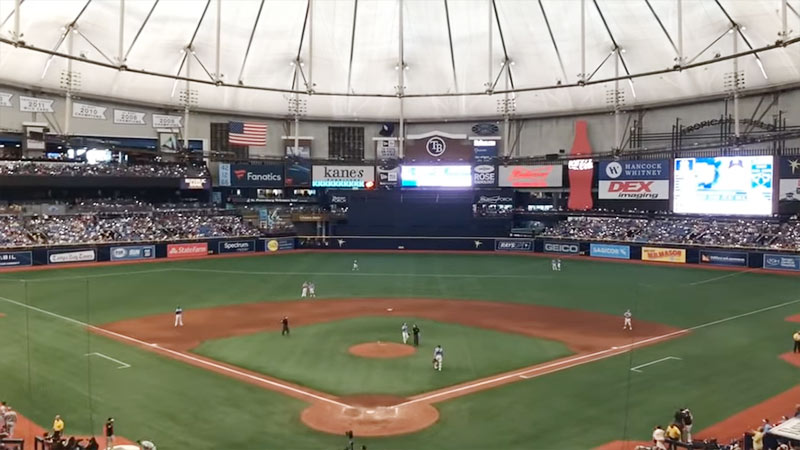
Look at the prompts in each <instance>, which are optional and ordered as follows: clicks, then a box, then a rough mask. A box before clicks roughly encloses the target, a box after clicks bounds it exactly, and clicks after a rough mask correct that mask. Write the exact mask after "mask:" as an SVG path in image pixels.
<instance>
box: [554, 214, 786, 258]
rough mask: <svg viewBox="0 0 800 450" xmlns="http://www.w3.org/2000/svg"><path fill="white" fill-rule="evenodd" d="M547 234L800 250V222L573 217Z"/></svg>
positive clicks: (644, 241)
mask: <svg viewBox="0 0 800 450" xmlns="http://www.w3.org/2000/svg"><path fill="white" fill-rule="evenodd" d="M542 236H543V237H550V238H559V239H578V240H593V241H617V242H633V243H658V244H680V245H702V246H712V247H742V248H768V249H776V250H800V221H797V220H790V221H787V222H782V223H780V222H777V221H768V220H757V219H742V220H721V219H712V218H681V217H673V218H667V217H659V218H623V217H587V216H581V217H570V218H569V219H568V220H565V221H562V222H558V223H557V224H556V225H555V226H552V227H549V228H547V229H546V230H545V231H544V232H543V233H542Z"/></svg>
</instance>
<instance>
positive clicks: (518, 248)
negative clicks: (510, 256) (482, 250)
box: [494, 239, 533, 252]
mask: <svg viewBox="0 0 800 450" xmlns="http://www.w3.org/2000/svg"><path fill="white" fill-rule="evenodd" d="M494 249H495V250H496V251H498V252H529V251H531V250H533V241H531V240H529V239H525V240H516V239H496V240H495V241H494Z"/></svg>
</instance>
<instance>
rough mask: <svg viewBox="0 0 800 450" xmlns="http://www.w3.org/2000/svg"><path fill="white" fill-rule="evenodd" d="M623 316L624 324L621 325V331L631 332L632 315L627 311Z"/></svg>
mask: <svg viewBox="0 0 800 450" xmlns="http://www.w3.org/2000/svg"><path fill="white" fill-rule="evenodd" d="M624 316H625V322H624V323H623V324H622V329H623V330H633V325H632V324H631V317H633V314H631V311H630V310H628V311H625V314H624Z"/></svg>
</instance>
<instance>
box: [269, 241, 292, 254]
mask: <svg viewBox="0 0 800 450" xmlns="http://www.w3.org/2000/svg"><path fill="white" fill-rule="evenodd" d="M264 241H265V244H264V248H265V250H266V251H268V252H278V251H284V250H294V238H279V239H264Z"/></svg>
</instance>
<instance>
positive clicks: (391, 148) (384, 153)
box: [375, 139, 399, 159]
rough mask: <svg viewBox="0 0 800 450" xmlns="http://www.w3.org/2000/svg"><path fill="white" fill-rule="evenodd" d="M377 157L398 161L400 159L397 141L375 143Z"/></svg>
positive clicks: (384, 140)
mask: <svg viewBox="0 0 800 450" xmlns="http://www.w3.org/2000/svg"><path fill="white" fill-rule="evenodd" d="M375 157H376V158H377V159H397V158H398V157H399V151H398V148H397V139H381V140H379V141H375Z"/></svg>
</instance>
